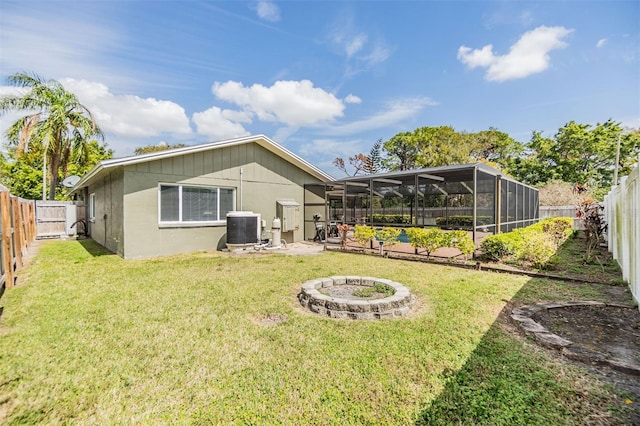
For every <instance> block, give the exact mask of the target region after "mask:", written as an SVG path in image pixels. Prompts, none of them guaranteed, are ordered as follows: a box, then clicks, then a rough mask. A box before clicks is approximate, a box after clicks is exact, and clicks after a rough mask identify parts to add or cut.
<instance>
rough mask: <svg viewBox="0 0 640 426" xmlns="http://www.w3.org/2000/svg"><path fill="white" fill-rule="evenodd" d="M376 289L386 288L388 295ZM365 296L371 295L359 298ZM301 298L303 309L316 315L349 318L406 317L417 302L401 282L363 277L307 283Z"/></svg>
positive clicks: (335, 277)
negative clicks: (374, 289)
mask: <svg viewBox="0 0 640 426" xmlns="http://www.w3.org/2000/svg"><path fill="white" fill-rule="evenodd" d="M376 286H378V287H377V288H384V289H385V292H384V293H381V292H375V291H373V289H372V287H376ZM380 286H382V287H380ZM367 290H368V291H367ZM361 293H366V294H369V295H368V296H358V294H361ZM389 294H390V295H389ZM298 299H299V300H300V304H301V305H302V306H304V307H305V308H308V309H309V310H311V312H314V313H316V314H320V315H327V316H329V317H331V318H349V319H381V318H394V317H402V316H405V315H406V314H407V313H409V311H410V309H411V306H412V305H413V303H414V301H415V297H414V296H413V295H412V294H411V292H410V291H409V289H408V288H406V287H405V286H403V285H402V284H400V283H397V282H394V281H391V280H387V279H383V278H373V277H359V276H333V277H327V278H317V279H315V280H310V281H307V282H305V283H304V284H302V288H301V291H300V294H298Z"/></svg>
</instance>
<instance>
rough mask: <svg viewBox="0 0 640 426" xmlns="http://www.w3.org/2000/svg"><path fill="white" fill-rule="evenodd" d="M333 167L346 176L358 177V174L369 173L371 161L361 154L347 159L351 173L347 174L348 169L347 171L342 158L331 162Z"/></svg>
mask: <svg viewBox="0 0 640 426" xmlns="http://www.w3.org/2000/svg"><path fill="white" fill-rule="evenodd" d="M333 165H334V166H336V167H337V168H338V169H340V170H342V171H343V172H345V173H346V174H347V176H358V175H359V174H360V173H365V174H369V173H370V169H371V160H370V159H369V157H368V156H366V155H364V154H362V153H360V154H356V155H354V156H352V157H349V165H350V166H351V169H352V170H353V173H349V169H347V165H346V164H345V162H344V160H343V159H342V157H336V159H335V160H333Z"/></svg>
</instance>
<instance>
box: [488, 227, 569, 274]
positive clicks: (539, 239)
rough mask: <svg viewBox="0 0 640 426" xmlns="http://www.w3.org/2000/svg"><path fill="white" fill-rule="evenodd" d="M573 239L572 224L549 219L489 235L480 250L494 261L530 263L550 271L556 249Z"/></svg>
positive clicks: (555, 259)
mask: <svg viewBox="0 0 640 426" xmlns="http://www.w3.org/2000/svg"><path fill="white" fill-rule="evenodd" d="M572 235H573V220H572V219H571V218H566V217H562V218H559V217H553V218H547V219H544V220H541V221H540V222H538V223H535V224H533V225H530V226H527V227H526V228H519V229H515V230H513V231H511V232H507V233H505V234H497V235H491V236H489V237H487V238H485V239H484V241H482V244H480V248H481V249H482V252H483V253H484V254H485V255H486V256H487V257H489V258H492V259H494V260H506V259H512V260H516V261H521V262H530V263H531V264H532V265H533V266H534V267H536V268H551V267H553V265H554V263H556V262H557V258H556V256H555V254H556V252H557V250H558V247H559V246H560V245H561V244H562V243H564V242H565V241H566V240H567V239H568V238H570V237H571V236H572Z"/></svg>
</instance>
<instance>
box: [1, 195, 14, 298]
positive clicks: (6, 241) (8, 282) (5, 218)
mask: <svg viewBox="0 0 640 426" xmlns="http://www.w3.org/2000/svg"><path fill="white" fill-rule="evenodd" d="M10 209H11V199H10V197H9V192H8V191H0V215H1V217H2V247H0V250H2V263H3V269H4V285H5V287H6V288H12V287H13V279H14V278H13V253H11V214H10V213H9V212H10Z"/></svg>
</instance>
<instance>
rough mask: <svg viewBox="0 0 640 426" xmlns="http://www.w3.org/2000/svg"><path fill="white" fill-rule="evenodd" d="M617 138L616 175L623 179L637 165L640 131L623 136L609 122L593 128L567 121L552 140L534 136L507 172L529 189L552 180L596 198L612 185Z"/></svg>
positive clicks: (623, 134)
mask: <svg viewBox="0 0 640 426" xmlns="http://www.w3.org/2000/svg"><path fill="white" fill-rule="evenodd" d="M618 138H620V159H619V164H618V167H619V175H620V176H624V175H625V174H628V173H629V172H630V171H631V167H632V166H633V164H635V163H636V162H637V158H638V153H640V131H638V130H634V131H631V132H625V131H624V129H623V128H622V127H621V126H620V124H619V123H615V122H614V121H613V120H608V121H606V122H605V123H602V124H601V123H598V124H597V125H596V126H595V127H594V126H592V125H589V124H579V123H576V122H575V121H571V122H569V123H567V124H565V125H564V126H563V127H561V128H560V129H559V130H558V132H557V133H556V134H555V136H554V137H553V138H545V137H543V136H542V135H541V134H540V132H534V133H533V137H532V138H531V141H530V142H529V145H528V147H527V148H528V153H527V155H525V156H523V157H522V158H521V159H519V160H517V161H516V162H515V163H514V165H513V167H512V168H511V169H510V171H511V173H512V175H513V176H514V177H516V178H517V179H519V180H522V181H523V182H525V183H529V184H532V185H537V184H544V183H546V182H548V181H550V180H553V179H556V180H561V181H564V182H568V183H571V184H580V185H586V186H587V187H588V188H589V189H592V190H594V191H595V194H596V195H601V194H602V193H603V192H606V190H608V189H609V188H610V187H611V185H612V184H613V183H614V182H613V174H614V170H615V167H616V164H615V162H616V160H615V159H616V147H617V142H618ZM598 189H599V191H598Z"/></svg>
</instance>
